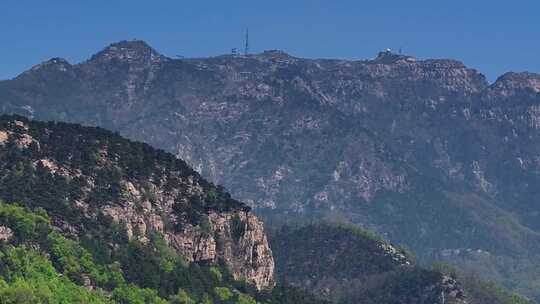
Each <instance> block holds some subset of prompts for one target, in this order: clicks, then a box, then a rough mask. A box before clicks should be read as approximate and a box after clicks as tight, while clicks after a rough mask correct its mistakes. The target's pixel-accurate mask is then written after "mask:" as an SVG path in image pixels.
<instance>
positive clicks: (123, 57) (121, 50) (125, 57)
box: [90, 40, 166, 62]
mask: <svg viewBox="0 0 540 304" xmlns="http://www.w3.org/2000/svg"><path fill="white" fill-rule="evenodd" d="M111 60H118V61H125V62H138V61H150V62H162V61H165V60H166V57H165V56H163V55H161V54H160V53H158V52H157V51H156V50H155V49H153V48H152V47H151V46H149V45H148V44H147V43H146V42H144V41H142V40H129V41H128V40H123V41H119V42H116V43H113V44H111V45H109V46H108V47H106V48H105V49H103V50H102V51H100V52H98V53H97V54H95V55H94V56H92V58H91V59H90V61H105V62H106V61H111Z"/></svg>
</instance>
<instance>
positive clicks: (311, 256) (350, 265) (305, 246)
mask: <svg viewBox="0 0 540 304" xmlns="http://www.w3.org/2000/svg"><path fill="white" fill-rule="evenodd" d="M270 244H271V247H272V249H273V252H274V256H275V259H276V265H277V267H276V275H277V277H278V279H280V280H283V281H287V282H289V283H291V284H293V285H296V286H299V287H301V288H303V289H305V290H310V291H313V292H315V293H316V294H318V295H320V296H321V297H325V298H327V299H329V300H332V301H333V302H334V303H343V304H347V303H365V304H370V303H373V304H385V303H388V304H390V303H448V304H450V303H469V304H518V303H523V304H526V303H530V302H529V301H527V300H525V299H522V298H520V297H518V296H516V295H513V294H511V293H509V292H508V291H505V290H504V289H503V288H501V287H499V286H497V285H496V284H490V283H486V282H482V281H481V280H478V279H477V278H472V277H467V276H463V275H461V274H459V273H457V272H456V271H455V270H452V269H451V268H448V266H444V265H441V267H436V268H434V269H427V268H422V267H419V266H418V265H415V262H414V259H413V258H412V257H411V256H410V254H409V253H408V252H407V251H406V250H404V249H402V248H397V247H395V246H393V245H391V244H389V243H387V242H385V241H384V240H383V239H381V238H380V237H378V236H376V235H374V234H373V233H371V232H368V231H366V230H362V229H359V228H357V227H354V226H348V225H335V224H329V223H320V224H310V225H306V226H302V227H290V226H284V227H282V228H281V229H279V230H276V231H273V232H271V233H270ZM458 278H459V279H458Z"/></svg>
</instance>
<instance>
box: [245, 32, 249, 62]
mask: <svg viewBox="0 0 540 304" xmlns="http://www.w3.org/2000/svg"><path fill="white" fill-rule="evenodd" d="M248 54H249V29H246V40H245V45H244V56H247V55H248Z"/></svg>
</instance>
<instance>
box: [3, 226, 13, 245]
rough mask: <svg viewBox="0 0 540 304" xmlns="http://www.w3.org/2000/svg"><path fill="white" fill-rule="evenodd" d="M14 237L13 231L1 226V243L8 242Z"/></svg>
mask: <svg viewBox="0 0 540 304" xmlns="http://www.w3.org/2000/svg"><path fill="white" fill-rule="evenodd" d="M12 236H13V231H11V229H10V228H9V227H6V226H0V242H7V241H9V240H10V239H11V237H12Z"/></svg>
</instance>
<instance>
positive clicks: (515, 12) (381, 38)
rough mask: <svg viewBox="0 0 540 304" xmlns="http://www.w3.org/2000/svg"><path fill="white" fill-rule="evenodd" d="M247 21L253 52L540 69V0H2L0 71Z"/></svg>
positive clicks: (179, 51)
mask: <svg viewBox="0 0 540 304" xmlns="http://www.w3.org/2000/svg"><path fill="white" fill-rule="evenodd" d="M247 27H249V31H250V43H251V49H252V51H253V52H259V51H262V50H265V49H282V50H285V51H286V52H288V53H290V54H292V55H295V56H300V57H310V58H347V59H365V58H372V57H374V56H375V55H376V53H377V52H378V51H379V50H381V49H384V48H387V47H389V48H393V49H396V50H397V49H399V48H402V49H403V53H406V54H409V55H414V56H416V57H419V58H455V59H458V60H461V61H463V62H464V63H465V64H466V65H467V66H470V67H472V68H476V69H478V70H479V71H481V72H482V73H484V74H485V75H486V76H488V79H489V80H491V81H493V80H494V79H495V78H496V77H498V76H499V75H501V74H502V73H504V72H506V71H531V72H537V73H539V72H540V1H539V0H514V1H508V0H506V1H499V0H492V1H486V0H468V1H464V0H452V1H449V0H448V1H447V0H438V1H437V0H430V1H421V0H409V1H403V0H402V1H391V0H387V1H383V0H378V1H361V0H356V1H353V0H350V1H349V0H309V1H308V0H298V1H295V0H288V1H282V0H271V1H257V0H252V1H236V0H228V1H223V0H214V1H206V0H197V1H183V0H175V1H172V0H171V1H169V0H153V1H150V0H147V1H140V0H131V1H126V0H108V1H105V0H88V1H87V0H50V1H45V0H33V1H30V0H16V1H13V0H0V29H1V31H0V79H7V78H11V77H14V76H16V75H17V74H19V73H20V72H22V71H24V70H26V69H28V68H30V67H31V66H32V65H34V64H37V63H39V62H42V61H44V60H47V59H49V58H51V57H64V58H66V59H68V60H69V61H70V62H72V63H77V62H80V61H82V60H85V59H87V58H88V57H90V56H91V55H92V54H94V53H96V52H97V51H99V50H100V49H102V48H104V47H105V46H107V45H108V44H110V43H112V42H116V41H119V40H130V39H134V38H137V39H143V40H145V41H146V42H148V43H149V44H150V45H151V46H153V47H154V48H156V49H157V50H158V51H159V52H161V53H163V54H165V55H168V56H171V57H173V56H175V55H183V56H188V57H192V56H197V57H200V56H213V55H219V54H224V53H229V52H230V50H231V48H233V47H241V45H242V39H243V31H244V29H245V28H247Z"/></svg>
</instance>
